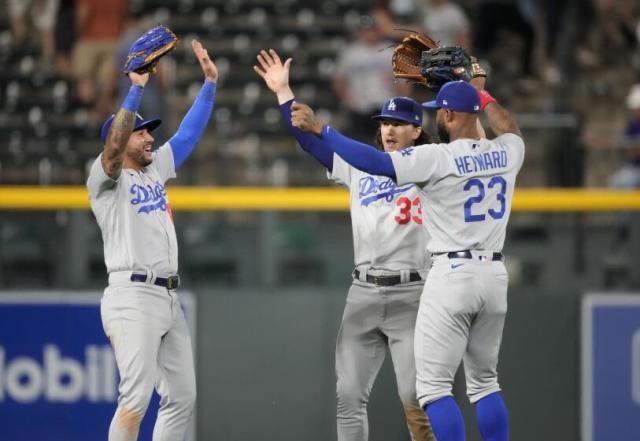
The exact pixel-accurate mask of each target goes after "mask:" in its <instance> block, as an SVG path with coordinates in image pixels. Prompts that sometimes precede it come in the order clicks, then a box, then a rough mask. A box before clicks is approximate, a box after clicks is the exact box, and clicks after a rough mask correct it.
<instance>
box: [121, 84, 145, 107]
mask: <svg viewBox="0 0 640 441" xmlns="http://www.w3.org/2000/svg"><path fill="white" fill-rule="evenodd" d="M143 91H144V87H143V86H138V85H136V84H133V85H132V86H131V87H130V88H129V93H128V94H127V97H126V98H125V99H124V102H123V103H122V108H123V109H125V110H128V111H130V112H137V111H138V107H140V101H141V100H142V92H143Z"/></svg>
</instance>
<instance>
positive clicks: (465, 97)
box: [422, 81, 480, 113]
mask: <svg viewBox="0 0 640 441" xmlns="http://www.w3.org/2000/svg"><path fill="white" fill-rule="evenodd" d="M422 107H425V108H427V109H449V110H453V111H454V112H465V113H478V112H480V95H478V91H477V90H476V88H475V87H473V86H472V85H471V84H469V83H467V82H466V81H449V82H448V83H446V84H445V85H444V86H442V88H441V89H440V92H438V95H437V96H436V99H435V100H434V101H427V102H426V103H422Z"/></svg>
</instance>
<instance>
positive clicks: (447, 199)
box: [390, 133, 524, 253]
mask: <svg viewBox="0 0 640 441" xmlns="http://www.w3.org/2000/svg"><path fill="white" fill-rule="evenodd" d="M390 155H391V159H392V161H393V165H394V168H395V171H396V177H397V184H398V186H404V185H407V184H411V183H414V184H416V185H417V186H419V187H420V198H421V200H422V211H423V218H424V225H425V227H426V229H427V231H428V232H429V236H430V239H429V242H428V244H427V249H428V250H429V252H431V253H442V252H449V251H461V250H469V249H476V250H491V251H502V246H503V245H504V238H505V231H506V227H507V222H508V220H509V213H510V212H511V201H512V199H513V191H514V186H515V183H516V176H517V174H518V171H519V170H520V167H522V162H523V161H524V142H523V140H522V138H520V137H519V136H517V135H515V134H512V133H505V134H503V135H501V136H498V137H497V138H495V139H492V140H489V139H480V140H474V139H458V140H455V141H453V142H451V143H449V144H425V145H421V146H416V147H409V148H407V149H404V150H401V151H399V152H393V153H390Z"/></svg>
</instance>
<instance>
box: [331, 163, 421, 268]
mask: <svg viewBox="0 0 640 441" xmlns="http://www.w3.org/2000/svg"><path fill="white" fill-rule="evenodd" d="M327 175H328V177H329V179H332V180H334V181H336V182H338V183H340V184H342V185H344V186H346V187H347V188H349V193H350V207H351V225H352V231H353V253H354V259H355V265H356V267H357V268H360V269H363V268H375V269H384V270H390V271H399V270H407V269H409V270H410V269H415V270H421V269H425V268H427V266H428V255H427V233H426V230H425V229H424V222H423V219H422V206H421V200H420V196H419V194H418V191H419V188H418V187H417V186H415V185H414V184H405V185H396V184H395V183H394V182H393V180H392V179H390V178H388V177H386V176H373V175H370V174H368V173H365V172H362V171H360V170H358V169H356V168H355V167H352V166H351V165H350V164H348V163H347V162H345V161H344V160H343V159H342V158H340V156H338V155H337V154H334V155H333V170H332V171H331V172H329V173H327Z"/></svg>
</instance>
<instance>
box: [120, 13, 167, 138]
mask: <svg viewBox="0 0 640 441" xmlns="http://www.w3.org/2000/svg"><path fill="white" fill-rule="evenodd" d="M152 26H153V24H152V23H150V22H149V21H148V20H145V17H144V14H143V13H142V12H134V13H132V14H131V15H130V16H129V17H128V19H127V21H126V25H125V31H124V34H123V35H122V38H121V39H120V42H119V43H118V51H117V54H116V59H115V67H114V69H113V71H112V76H111V81H110V83H109V97H110V98H114V95H115V102H116V103H121V102H123V101H124V99H125V97H126V96H127V93H128V92H129V87H131V81H130V80H129V78H128V77H127V76H126V75H124V74H123V73H122V71H121V70H120V69H122V66H124V64H125V61H126V59H127V54H128V53H129V48H130V47H131V45H132V44H133V42H134V41H136V39H137V38H138V37H140V36H141V35H142V34H143V33H144V32H145V31H146V30H148V29H150V28H151V27H152ZM162 66H163V63H162V62H160V63H158V65H157V71H156V72H155V73H154V74H152V75H151V76H150V77H149V81H148V82H147V85H146V86H145V87H144V94H143V95H142V101H141V102H140V107H139V112H140V114H141V115H142V116H144V117H145V118H146V119H154V118H158V119H161V120H163V121H165V124H161V125H160V126H159V127H158V128H156V129H155V130H154V132H153V136H154V138H156V139H157V140H158V141H160V142H161V143H162V142H164V141H166V139H165V132H164V129H163V127H164V126H166V118H165V117H166V108H167V105H166V99H165V97H164V92H166V90H167V81H166V75H165V71H164V70H163V68H162ZM109 109H110V110H109V111H110V112H113V111H114V110H115V104H114V101H113V100H111V99H110V103H109Z"/></svg>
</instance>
